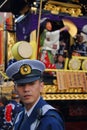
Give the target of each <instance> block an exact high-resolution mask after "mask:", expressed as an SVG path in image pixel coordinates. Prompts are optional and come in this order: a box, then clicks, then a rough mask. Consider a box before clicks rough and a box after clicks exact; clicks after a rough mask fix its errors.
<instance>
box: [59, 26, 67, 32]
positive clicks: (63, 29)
mask: <svg viewBox="0 0 87 130" xmlns="http://www.w3.org/2000/svg"><path fill="white" fill-rule="evenodd" d="M65 30H66V31H68V30H69V27H68V26H64V27H63V28H61V29H60V32H62V31H65Z"/></svg>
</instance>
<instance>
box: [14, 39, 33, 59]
mask: <svg viewBox="0 0 87 130" xmlns="http://www.w3.org/2000/svg"><path fill="white" fill-rule="evenodd" d="M32 51H33V50H32V46H31V45H30V44H29V43H28V42H26V41H19V42H17V43H15V44H14V45H13V47H12V55H13V57H14V58H15V59H16V60H21V59H28V58H30V57H31V55H32Z"/></svg>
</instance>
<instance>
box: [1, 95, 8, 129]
mask: <svg viewBox="0 0 87 130" xmlns="http://www.w3.org/2000/svg"><path fill="white" fill-rule="evenodd" d="M7 103H8V99H7V97H5V96H1V97H0V130H3V129H2V127H3V120H4V109H5V106H6V104H7Z"/></svg>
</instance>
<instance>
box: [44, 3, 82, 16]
mask: <svg viewBox="0 0 87 130" xmlns="http://www.w3.org/2000/svg"><path fill="white" fill-rule="evenodd" d="M44 10H48V11H51V13H52V14H58V13H68V14H70V15H71V16H74V17H78V16H82V15H83V14H82V11H81V6H80V5H78V4H70V3H65V2H57V1H48V2H47V3H46V4H45V7H44Z"/></svg>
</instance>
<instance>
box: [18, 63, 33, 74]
mask: <svg viewBox="0 0 87 130" xmlns="http://www.w3.org/2000/svg"><path fill="white" fill-rule="evenodd" d="M20 73H21V74H22V75H27V74H30V73H31V67H30V66H29V65H22V66H21V67H20Z"/></svg>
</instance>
